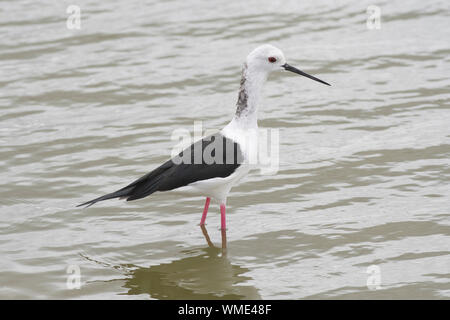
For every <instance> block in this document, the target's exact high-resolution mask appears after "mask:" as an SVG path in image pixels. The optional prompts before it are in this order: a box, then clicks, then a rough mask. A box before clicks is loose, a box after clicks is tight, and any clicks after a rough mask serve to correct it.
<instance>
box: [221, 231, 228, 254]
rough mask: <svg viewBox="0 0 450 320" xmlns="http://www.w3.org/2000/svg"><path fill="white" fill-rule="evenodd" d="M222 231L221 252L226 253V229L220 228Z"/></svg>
mask: <svg viewBox="0 0 450 320" xmlns="http://www.w3.org/2000/svg"><path fill="white" fill-rule="evenodd" d="M220 231H221V233H222V252H223V253H226V250H227V230H226V229H222V230H220Z"/></svg>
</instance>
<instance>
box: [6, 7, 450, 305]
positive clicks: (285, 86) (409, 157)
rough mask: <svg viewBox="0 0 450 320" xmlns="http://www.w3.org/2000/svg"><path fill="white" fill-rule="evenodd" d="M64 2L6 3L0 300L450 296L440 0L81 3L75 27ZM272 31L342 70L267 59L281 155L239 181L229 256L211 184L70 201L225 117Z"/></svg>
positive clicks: (308, 56)
mask: <svg viewBox="0 0 450 320" xmlns="http://www.w3.org/2000/svg"><path fill="white" fill-rule="evenodd" d="M69 4H72V3H70V2H68V1H61V2H58V3H57V4H56V3H53V2H34V1H3V2H2V3H1V4H0V17H1V19H0V32H1V35H2V36H1V41H0V88H1V90H0V123H1V126H0V177H1V180H0V195H1V197H0V258H1V259H0V297H1V298H3V299H14V298H25V299H47V298H64V299H66V298H74V299H78V298H87V299H91V298H100V299H127V298H132V299H136V298H142V299H148V298H154V299H168V298H169V299H170V298H172V299H197V298H200V299H214V298H227V299H229V298H237V299H241V298H247V299H260V298H262V299H271V298H272V299H299V298H320V299H322V298H337V299H353V298H367V299H370V298H376V299H378V298H384V299H390V298H413V299H415V298H432V299H442V298H444V299H448V298H449V297H450V283H449V278H450V256H449V253H450V246H449V236H450V224H449V211H450V202H449V193H450V184H449V183H450V168H449V164H450V162H449V157H450V125H449V124H450V104H449V98H450V90H449V88H450V80H449V71H450V58H449V56H450V48H449V42H448V39H450V28H449V18H450V17H449V16H450V13H449V5H448V2H447V1H431V2H423V1H408V2H407V4H406V3H405V2H404V1H403V2H402V1H378V2H377V3H376V5H378V6H379V7H380V8H381V29H379V30H369V29H367V27H366V19H367V17H368V14H367V13H366V9H367V7H368V6H369V5H371V4H373V3H371V2H369V1H342V2H329V1H307V2H302V4H299V2H298V1H264V2H261V1H246V2H241V1H236V2H233V1H231V2H230V1H223V2H221V3H220V4H217V3H216V2H214V3H213V2H205V1H189V2H181V1H164V2H163V1H161V2H158V1H153V2H146V3H145V4H144V3H142V2H141V1H120V2H114V3H112V2H111V3H110V2H98V1H77V4H78V5H79V6H80V8H81V14H82V20H81V29H80V30H68V29H67V28H66V18H67V16H68V14H67V13H66V8H67V6H68V5H69ZM217 8H220V10H217ZM267 42H269V43H272V44H274V45H276V46H278V47H279V48H281V49H282V50H283V51H284V53H285V55H286V57H287V59H288V61H289V62H290V63H291V64H292V65H295V66H298V67H299V68H301V69H302V70H304V71H306V72H309V73H311V74H313V75H315V76H318V77H319V78H321V79H323V80H325V81H328V82H330V83H331V84H332V87H326V86H322V85H319V84H317V83H314V82H313V81H310V80H307V79H303V78H300V77H295V76H293V75H292V76H291V75H286V74H277V75H273V76H271V78H270V80H269V82H268V83H267V85H266V88H265V94H264V96H265V97H264V101H263V104H262V106H261V110H260V126H261V127H264V128H279V129H280V168H279V171H278V173H277V175H273V176H268V175H260V174H259V173H258V171H255V172H254V173H252V174H251V175H250V176H249V177H248V178H246V180H245V181H243V183H241V184H240V185H239V186H238V187H236V188H234V189H233V192H232V194H231V196H230V198H229V199H228V206H229V209H228V212H229V214H228V215H227V216H228V228H229V229H228V234H227V237H228V251H227V254H222V252H221V250H220V249H219V248H214V247H209V246H208V244H207V242H206V241H205V239H204V237H203V234H202V232H201V230H200V228H199V227H198V222H199V220H200V216H201V212H202V206H203V199H201V198H179V197H177V196H176V195H173V194H169V193H167V194H166V193H161V194H155V195H153V196H151V197H149V198H147V199H145V200H142V201H137V202H131V203H124V202H119V201H110V202H105V203H102V204H99V205H97V206H94V207H92V208H89V209H84V210H81V209H79V208H75V205H76V204H79V203H81V202H82V201H86V200H89V199H91V198H93V197H96V196H98V195H102V194H104V193H107V192H110V191H113V190H114V189H115V188H116V187H121V186H123V185H125V184H127V183H128V182H130V181H131V180H133V179H135V178H137V177H139V176H140V175H142V174H144V173H146V172H148V171H150V170H151V169H153V168H154V167H155V166H157V165H158V164H159V163H161V162H162V161H164V160H166V159H167V157H168V156H169V155H170V152H171V149H172V147H173V146H174V141H172V140H171V133H172V131H173V130H175V129H178V128H186V129H190V130H192V127H193V123H194V121H195V120H196V119H202V120H203V126H204V128H205V129H212V128H217V129H218V128H221V127H222V126H224V125H225V124H226V123H227V122H228V121H229V119H230V117H231V116H232V114H233V112H234V105H235V102H236V99H237V90H238V88H239V76H240V67H241V64H242V62H243V60H244V58H245V56H246V55H247V53H248V52H250V51H251V50H252V49H253V48H254V47H255V46H257V45H259V44H262V43H267ZM219 220H220V219H219V215H218V207H217V205H215V204H213V205H212V206H211V209H210V214H209V217H208V226H207V228H208V233H209V235H210V237H211V241H212V242H213V243H214V244H215V245H216V246H217V247H220V239H221V238H220V231H219V230H218V226H219V224H220V221H219ZM70 265H76V266H78V267H79V268H80V271H81V282H82V285H81V288H80V289H68V288H67V285H66V281H67V276H68V274H67V273H66V270H67V268H68V266H70ZM371 265H376V266H377V267H378V268H379V270H380V275H381V279H380V286H381V288H380V289H377V290H370V289H369V288H368V287H367V285H366V283H367V280H368V277H369V276H370V275H369V274H368V273H367V268H368V267H369V266H371Z"/></svg>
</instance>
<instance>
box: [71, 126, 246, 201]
mask: <svg viewBox="0 0 450 320" xmlns="http://www.w3.org/2000/svg"><path fill="white" fill-rule="evenodd" d="M242 161H243V155H242V151H241V149H240V147H239V145H238V144H237V143H235V142H234V141H233V140H231V139H227V138H226V137H224V136H223V135H221V134H220V133H216V134H214V135H211V136H208V137H205V138H203V139H202V140H199V141H197V142H196V143H194V144H192V145H191V146H190V147H189V148H186V149H185V150H183V151H182V152H181V153H180V154H179V155H178V156H176V157H174V158H172V159H170V160H168V161H167V162H165V163H163V164H162V165H161V166H159V167H158V168H156V169H155V170H153V171H151V172H149V173H147V174H146V175H145V176H143V177H141V178H139V179H138V180H136V181H134V182H133V183H131V184H129V185H127V186H126V187H124V188H122V189H120V190H117V191H116V192H113V193H109V194H107V195H104V196H102V197H99V198H96V199H94V200H91V201H88V202H85V203H83V204H80V205H78V207H80V206H88V207H89V206H91V205H93V204H95V203H96V202H99V201H103V200H108V199H113V198H126V199H127V201H131V200H137V199H141V198H144V197H146V196H148V195H150V194H152V193H154V192H156V191H168V190H173V189H176V188H179V187H182V186H186V185H189V184H191V183H193V182H196V181H200V180H207V179H212V178H225V177H228V176H229V175H231V174H232V173H233V172H234V171H235V170H236V169H237V168H238V167H239V166H240V165H241V163H242Z"/></svg>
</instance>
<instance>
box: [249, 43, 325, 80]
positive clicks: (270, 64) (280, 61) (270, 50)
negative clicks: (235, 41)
mask: <svg viewBox="0 0 450 320" xmlns="http://www.w3.org/2000/svg"><path fill="white" fill-rule="evenodd" d="M246 67H247V68H248V71H249V73H260V74H264V75H265V76H267V75H268V74H269V73H271V72H273V71H278V70H286V71H291V72H294V73H297V74H299V75H302V76H304V77H307V78H309V79H312V80H315V81H318V82H320V83H323V84H326V85H330V84H328V83H327V82H325V81H322V80H320V79H318V78H316V77H313V76H311V75H309V74H307V73H305V72H303V71H301V70H299V69H297V68H295V67H293V66H291V65H289V64H287V63H286V58H285V57H284V54H283V52H282V51H281V50H280V49H278V48H276V47H274V46H272V45H270V44H264V45H262V46H259V47H257V48H256V49H254V50H253V51H252V52H250V54H249V55H248V56H247V60H246Z"/></svg>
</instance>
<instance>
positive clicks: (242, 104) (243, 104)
mask: <svg viewBox="0 0 450 320" xmlns="http://www.w3.org/2000/svg"><path fill="white" fill-rule="evenodd" d="M246 71H247V64H246V63H244V66H243V67H242V77H241V86H240V88H239V95H238V101H237V103H236V117H237V118H239V116H240V115H241V113H242V111H243V110H245V109H246V108H247V100H248V96H247V92H246V91H245V81H246Z"/></svg>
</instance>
